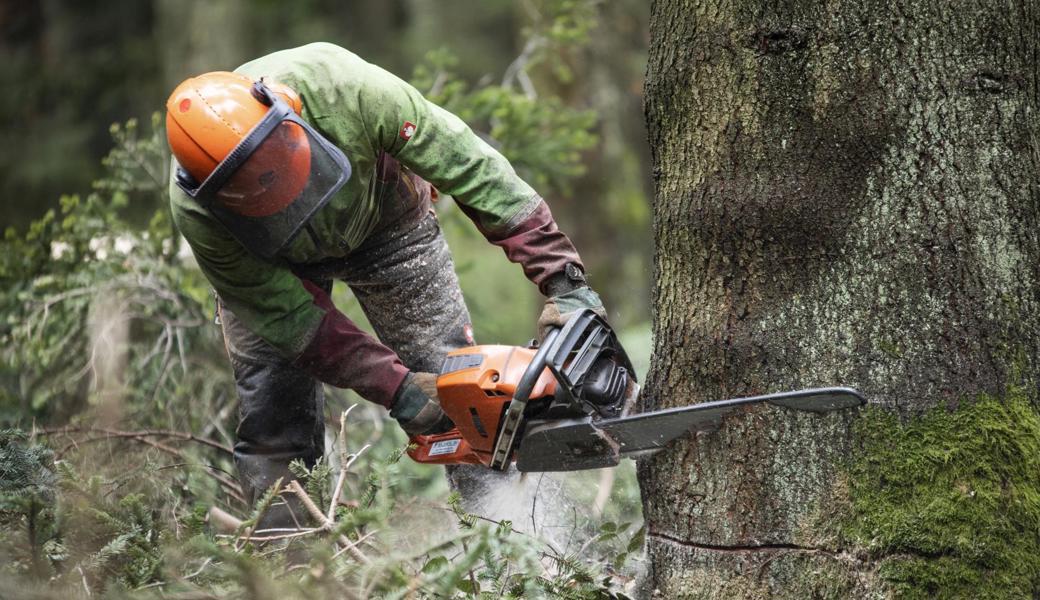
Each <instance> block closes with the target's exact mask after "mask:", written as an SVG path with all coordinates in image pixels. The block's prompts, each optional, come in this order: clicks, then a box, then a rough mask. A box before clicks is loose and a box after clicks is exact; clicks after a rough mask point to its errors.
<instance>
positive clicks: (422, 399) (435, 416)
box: [390, 372, 455, 436]
mask: <svg viewBox="0 0 1040 600" xmlns="http://www.w3.org/2000/svg"><path fill="white" fill-rule="evenodd" d="M390 416H391V417H393V418H394V419H397V422H398V423H399V424H400V425H401V429H404V432H405V433H407V434H408V435H409V436H413V435H433V434H435V433H444V432H446V431H451V429H452V428H453V427H455V424H454V423H452V422H451V419H449V418H448V415H446V414H444V411H443V410H442V409H441V405H440V402H439V401H438V399H437V375H436V374H434V373H421V372H419V373H417V372H412V373H409V374H408V376H407V377H405V379H404V382H403V383H401V387H400V388H398V389H397V394H396V395H395V396H394V403H393V405H392V406H391V407H390Z"/></svg>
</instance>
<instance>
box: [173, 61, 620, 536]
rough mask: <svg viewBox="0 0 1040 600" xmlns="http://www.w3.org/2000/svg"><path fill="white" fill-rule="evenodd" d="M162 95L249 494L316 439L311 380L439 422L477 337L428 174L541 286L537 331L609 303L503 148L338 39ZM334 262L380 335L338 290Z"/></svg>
mask: <svg viewBox="0 0 1040 600" xmlns="http://www.w3.org/2000/svg"><path fill="white" fill-rule="evenodd" d="M166 108H167V114H166V125H167V136H168V140H169V144H170V147H171V149H172V151H173V155H174V160H175V163H174V165H173V166H174V167H175V169H174V172H175V175H174V176H173V181H172V182H171V188H170V189H171V205H172V211H173V217H174V221H175V222H176V224H177V227H178V228H179V230H180V232H181V233H182V234H183V235H184V237H185V238H186V239H187V241H188V243H189V245H190V246H191V249H192V252H193V253H194V255H195V258H196V259H197V261H198V264H199V267H200V268H201V269H202V272H203V273H204V274H205V275H206V277H207V278H208V279H209V281H210V283H211V284H212V285H213V287H214V288H215V290H216V292H217V297H218V303H217V306H218V315H219V320H220V323H221V326H222V328H223V333H224V340H225V345H226V347H227V352H228V356H229V359H230V362H231V365H232V369H233V371H234V377H235V381H236V385H237V389H238V396H239V400H240V410H239V424H238V429H237V440H236V443H235V447H234V457H235V462H236V465H237V467H238V470H239V479H240V481H241V482H242V484H243V488H244V491H245V493H246V495H247V498H249V499H250V500H253V501H255V500H256V499H257V498H258V497H259V496H260V495H261V494H263V492H264V491H265V490H266V489H267V487H268V486H270V485H272V484H273V483H274V482H275V481H276V480H277V479H278V478H283V480H284V481H288V480H289V479H291V478H292V475H291V473H290V471H289V469H288V465H289V463H290V462H291V461H293V460H295V459H302V460H303V461H304V462H305V463H306V464H308V465H313V464H314V463H315V462H316V461H317V460H318V458H319V457H320V456H321V455H322V452H323V448H324V438H323V432H324V419H323V396H322V386H321V382H324V383H328V384H330V385H334V386H337V387H342V388H350V389H352V390H355V391H356V392H357V393H358V394H360V395H361V396H362V397H364V398H365V399H367V400H369V401H372V402H375V403H377V404H380V405H382V406H385V407H386V408H387V409H389V411H390V416H392V417H393V418H394V419H396V420H397V421H398V423H400V425H401V427H402V428H403V429H404V431H406V432H407V433H408V434H410V435H415V434H430V433H438V432H442V431H446V430H448V429H450V428H451V426H452V424H451V422H450V420H448V418H447V417H446V416H445V414H444V413H443V412H442V411H441V409H440V406H439V404H438V401H437V389H436V375H435V374H434V373H435V372H436V371H438V370H439V368H440V364H441V361H442V360H443V358H444V356H445V354H446V353H447V352H449V351H450V350H452V349H454V348H458V347H461V346H466V345H470V344H472V343H473V339H472V334H471V331H472V328H471V325H470V317H469V313H468V311H467V309H466V305H465V302H464V301H463V297H462V293H461V291H460V290H459V284H458V280H457V278H456V276H455V272H454V269H453V265H452V259H451V255H450V253H449V251H448V247H447V245H446V243H445V241H444V238H443V236H442V234H441V231H440V228H439V226H438V223H437V218H436V215H435V213H434V212H433V210H432V208H431V197H435V195H436V193H437V192H438V191H439V192H440V193H443V194H448V195H451V196H453V197H454V198H455V200H456V202H457V203H458V205H459V207H460V208H461V209H462V210H463V212H465V214H466V215H467V216H468V217H469V218H470V219H471V220H472V221H473V222H474V223H475V225H476V226H477V228H478V229H479V230H480V231H481V233H482V234H483V235H484V236H485V237H486V238H487V240H488V241H489V242H490V243H492V244H494V245H496V246H499V247H501V248H502V249H503V250H504V251H505V254H506V256H507V257H508V259H509V260H510V261H512V262H515V263H518V264H520V265H521V267H522V268H523V271H524V273H525V275H526V276H527V278H528V279H530V280H531V281H532V282H533V283H534V284H535V285H536V286H538V289H539V290H540V291H541V292H542V293H543V294H544V295H545V296H546V297H547V300H546V302H545V308H544V309H543V311H542V313H541V316H540V318H539V321H538V326H539V332H542V331H544V329H545V328H546V327H549V326H553V325H556V326H560V325H562V324H563V323H564V322H565V320H566V318H567V316H568V314H569V313H571V312H573V311H575V310H579V309H582V308H592V309H595V310H597V311H598V312H600V313H602V306H601V303H600V300H599V297H598V296H597V295H596V293H595V292H593V291H592V290H591V289H590V288H589V287H588V285H587V284H586V281H585V276H584V267H583V266H582V263H581V260H580V258H579V257H578V253H577V252H576V251H575V249H574V246H573V245H572V244H571V242H570V240H569V239H568V238H567V236H565V235H564V234H563V233H562V232H561V231H560V230H559V229H558V228H557V226H556V223H555V221H554V220H553V217H552V214H551V213H550V211H549V207H548V206H547V205H546V203H545V202H544V201H543V200H542V198H541V197H540V196H539V195H538V194H537V193H536V192H535V191H534V190H533V189H532V188H531V187H530V186H529V185H528V184H527V183H525V182H524V181H523V180H522V179H520V177H518V176H517V174H516V173H515V172H514V171H513V168H512V167H511V166H510V164H509V162H508V161H507V160H506V159H505V158H504V157H502V155H500V154H499V153H498V152H496V151H495V150H494V149H492V148H491V146H489V145H488V144H487V143H485V142H484V141H483V140H482V139H481V138H480V137H478V136H477V135H475V134H474V133H473V132H472V131H471V130H470V129H469V128H468V127H467V126H466V125H465V124H464V123H463V122H462V121H461V120H460V119H459V118H458V117H456V116H455V115H453V114H451V113H449V112H447V111H445V110H444V109H442V108H440V107H439V106H437V105H435V104H432V103H431V102H429V101H427V100H426V99H425V98H423V96H422V95H421V94H420V93H419V92H418V91H417V90H416V89H415V88H413V87H412V86H410V85H408V84H407V83H405V82H404V81H402V80H401V79H398V78H397V77H395V76H394V75H392V74H390V73H388V72H387V71H384V70H383V69H380V68H379V67H377V66H374V65H371V64H369V63H367V62H365V61H363V60H361V59H360V58H359V57H357V56H356V55H354V54H353V53H351V52H349V51H347V50H344V49H343V48H340V47H337V46H334V45H332V44H327V43H317V44H311V45H308V46H304V47H301V48H296V49H292V50H285V51H281V52H276V53H274V54H270V55H267V56H264V57H262V58H259V59H256V60H254V61H252V62H249V63H247V64H245V65H242V66H241V67H239V68H238V69H237V70H236V71H235V72H234V73H230V72H214V73H207V74H204V75H200V76H198V77H193V78H191V79H188V80H186V81H184V82H183V83H181V84H180V85H179V86H178V87H177V88H176V89H175V90H174V92H173V94H172V95H171V96H170V98H169V100H168V101H167V105H166ZM334 279H340V280H342V281H345V282H346V283H347V284H348V285H349V286H350V288H351V289H352V290H353V292H354V294H355V296H356V297H357V299H358V301H359V302H360V303H361V306H362V307H363V309H364V311H365V314H366V315H367V317H368V319H369V321H370V322H371V323H372V327H373V328H374V330H375V332H376V334H377V335H378V338H379V339H378V340H377V339H376V338H374V337H372V336H370V335H368V334H367V333H365V332H364V331H362V330H361V329H359V328H358V327H357V326H356V325H355V324H354V323H353V322H351V321H350V320H349V319H348V318H347V317H345V316H344V315H343V314H342V313H341V312H340V311H339V310H337V309H336V307H335V306H334V305H333V302H332V300H331V298H330V292H331V289H332V282H333V280H334ZM265 524H266V525H267V526H271V525H285V524H286V523H285V520H284V518H276V517H274V516H273V515H272V517H271V518H267V519H265Z"/></svg>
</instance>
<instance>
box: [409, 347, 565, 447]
mask: <svg viewBox="0 0 1040 600" xmlns="http://www.w3.org/2000/svg"><path fill="white" fill-rule="evenodd" d="M535 352H536V351H535V350H534V349H532V348H521V347H517V346H498V345H483V346H469V347H467V348H460V349H458V350H455V351H453V352H451V353H449V354H448V358H447V360H446V361H445V363H444V367H443V368H442V369H441V375H440V376H439V377H438V378H437V395H438V397H439V398H440V403H441V408H443V409H444V412H445V413H447V415H448V417H450V418H451V420H452V421H453V422H454V423H455V429H452V430H451V431H448V432H446V433H440V434H436V435H419V436H414V437H412V438H411V447H410V448H409V450H408V455H409V456H410V457H412V459H413V460H415V461H416V462H421V463H429V464H441V465H443V464H452V465H454V464H473V465H490V464H491V458H492V451H493V449H494V445H495V438H496V436H497V435H498V430H499V424H500V423H501V421H502V417H503V415H504V414H505V411H506V408H507V406H508V404H509V402H510V400H512V398H513V394H514V393H515V391H516V386H517V384H518V383H519V382H520V378H521V377H522V376H523V374H524V371H525V370H526V369H527V367H528V365H530V364H531V361H532V359H533V358H534V355H535ZM556 384H557V382H556V379H555V378H554V377H553V375H552V372H551V371H550V370H549V369H548V368H546V369H545V370H544V371H543V372H542V374H541V376H540V377H539V378H538V380H537V382H536V383H535V385H534V388H533V390H532V391H531V395H530V399H531V400H537V399H539V398H545V397H547V396H552V395H553V393H554V392H555V390H556Z"/></svg>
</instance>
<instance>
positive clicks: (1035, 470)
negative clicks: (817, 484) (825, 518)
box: [843, 391, 1040, 599]
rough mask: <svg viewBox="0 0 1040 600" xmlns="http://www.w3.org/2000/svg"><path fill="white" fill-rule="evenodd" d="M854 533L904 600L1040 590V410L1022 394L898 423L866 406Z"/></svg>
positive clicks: (856, 470)
mask: <svg viewBox="0 0 1040 600" xmlns="http://www.w3.org/2000/svg"><path fill="white" fill-rule="evenodd" d="M857 437H858V439H860V440H862V441H863V443H864V447H863V449H862V452H863V454H862V456H863V458H862V459H857V460H856V461H855V463H854V464H853V466H852V469H851V473H850V475H851V477H850V489H849V493H850V499H851V509H852V512H851V515H850V520H849V522H848V523H846V524H845V527H844V528H843V532H844V537H845V538H846V541H847V542H850V543H852V544H853V545H855V546H859V547H863V548H866V549H867V550H869V551H870V552H871V553H872V554H873V555H874V556H875V557H877V558H878V559H879V560H880V565H881V571H880V574H881V576H882V577H883V578H884V579H886V580H887V581H888V582H889V583H890V584H891V585H892V587H893V589H894V590H895V591H896V593H897V596H898V597H900V598H912V599H916V598H1032V597H1036V596H1035V595H1036V594H1038V592H1040V414H1038V413H1037V410H1036V408H1035V407H1034V406H1033V404H1032V403H1031V402H1030V401H1029V399H1028V398H1027V397H1026V395H1025V394H1024V393H1022V392H1020V391H1013V392H1011V393H1009V395H1008V396H1007V397H1006V398H1004V399H995V398H988V397H984V398H980V399H978V400H977V401H975V402H965V403H963V404H962V405H961V406H960V407H959V408H957V409H956V410H953V411H950V410H947V409H946V408H945V407H938V408H936V409H935V410H933V411H931V412H929V413H927V414H925V415H923V416H921V417H918V418H916V419H914V420H912V421H911V422H909V423H907V424H900V423H899V421H898V420H897V418H896V417H895V416H894V415H892V414H891V413H887V412H885V411H881V410H876V411H872V412H870V413H868V414H867V415H865V418H864V419H863V420H862V422H861V424H860V426H859V427H858V430H857Z"/></svg>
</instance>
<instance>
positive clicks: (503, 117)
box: [412, 0, 597, 193]
mask: <svg viewBox="0 0 1040 600" xmlns="http://www.w3.org/2000/svg"><path fill="white" fill-rule="evenodd" d="M531 11H532V13H533V14H534V15H535V18H534V22H533V24H532V25H531V26H530V27H528V28H526V29H525V31H524V34H525V37H526V39H527V42H526V45H525V47H524V50H523V52H522V53H521V55H520V56H519V57H518V58H517V59H516V60H515V61H514V62H513V64H511V65H510V66H509V68H508V69H507V70H506V73H505V75H504V76H503V79H502V81H501V82H500V83H498V84H493V83H490V82H486V81H485V82H484V83H483V84H481V85H478V86H475V87H474V86H470V85H469V84H467V83H466V82H465V81H463V80H462V79H460V78H459V77H458V76H457V75H456V74H455V72H454V71H455V68H456V67H457V65H458V59H457V58H456V57H455V56H454V55H453V54H452V53H451V52H450V51H448V50H447V49H443V48H442V49H440V50H436V51H433V52H430V53H428V54H427V56H426V61H425V63H422V64H420V65H418V66H417V67H416V69H415V73H414V75H413V77H412V83H413V85H415V86H416V87H417V88H418V89H419V90H420V91H422V92H423V93H424V94H425V95H426V97H427V98H429V99H430V100H431V101H433V102H435V103H437V104H440V105H441V106H443V107H444V108H446V109H448V110H449V111H451V112H454V113H455V114H457V115H458V116H459V117H461V118H462V119H463V120H464V121H466V122H467V123H468V124H469V125H470V126H471V127H473V128H474V129H475V130H477V131H480V132H483V134H484V136H485V140H487V141H488V142H489V143H490V144H491V145H492V146H494V147H495V148H496V149H497V150H498V151H499V152H501V153H502V154H503V155H504V156H505V157H506V158H508V159H509V161H510V162H511V163H512V164H513V166H514V167H515V168H516V170H517V172H518V173H520V174H521V176H523V177H524V178H525V179H527V180H528V181H530V182H531V183H532V184H533V185H534V186H535V187H536V188H538V189H542V190H544V191H545V192H546V193H548V192H549V191H559V192H567V191H569V182H570V181H571V180H573V179H574V178H575V177H578V176H580V175H582V174H584V173H585V168H584V166H583V165H582V162H581V153H582V152H583V151H585V150H588V149H589V148H592V147H593V146H594V145H595V144H596V141H597V138H596V136H595V135H594V134H593V133H592V131H591V130H592V128H593V126H594V125H595V123H596V114H595V112H594V111H591V110H579V109H575V108H572V107H570V106H567V105H566V104H565V103H564V102H563V101H562V100H561V99H560V98H558V97H555V96H547V95H544V94H539V93H538V91H537V90H536V88H535V84H534V83H533V82H532V79H531V72H534V71H540V70H542V69H544V68H545V67H548V68H549V73H550V75H551V76H554V77H556V78H557V79H560V80H564V81H566V80H569V79H570V78H571V77H572V74H571V73H570V71H569V69H568V68H567V66H566V62H565V61H562V60H556V58H557V57H558V55H559V54H560V53H562V52H565V51H573V50H575V49H578V48H580V47H581V46H582V45H584V44H585V43H587V42H588V34H589V31H590V30H591V29H592V28H593V27H594V26H595V24H596V12H595V3H594V2H590V1H589V0H542V1H540V2H536V3H532V9H531Z"/></svg>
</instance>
